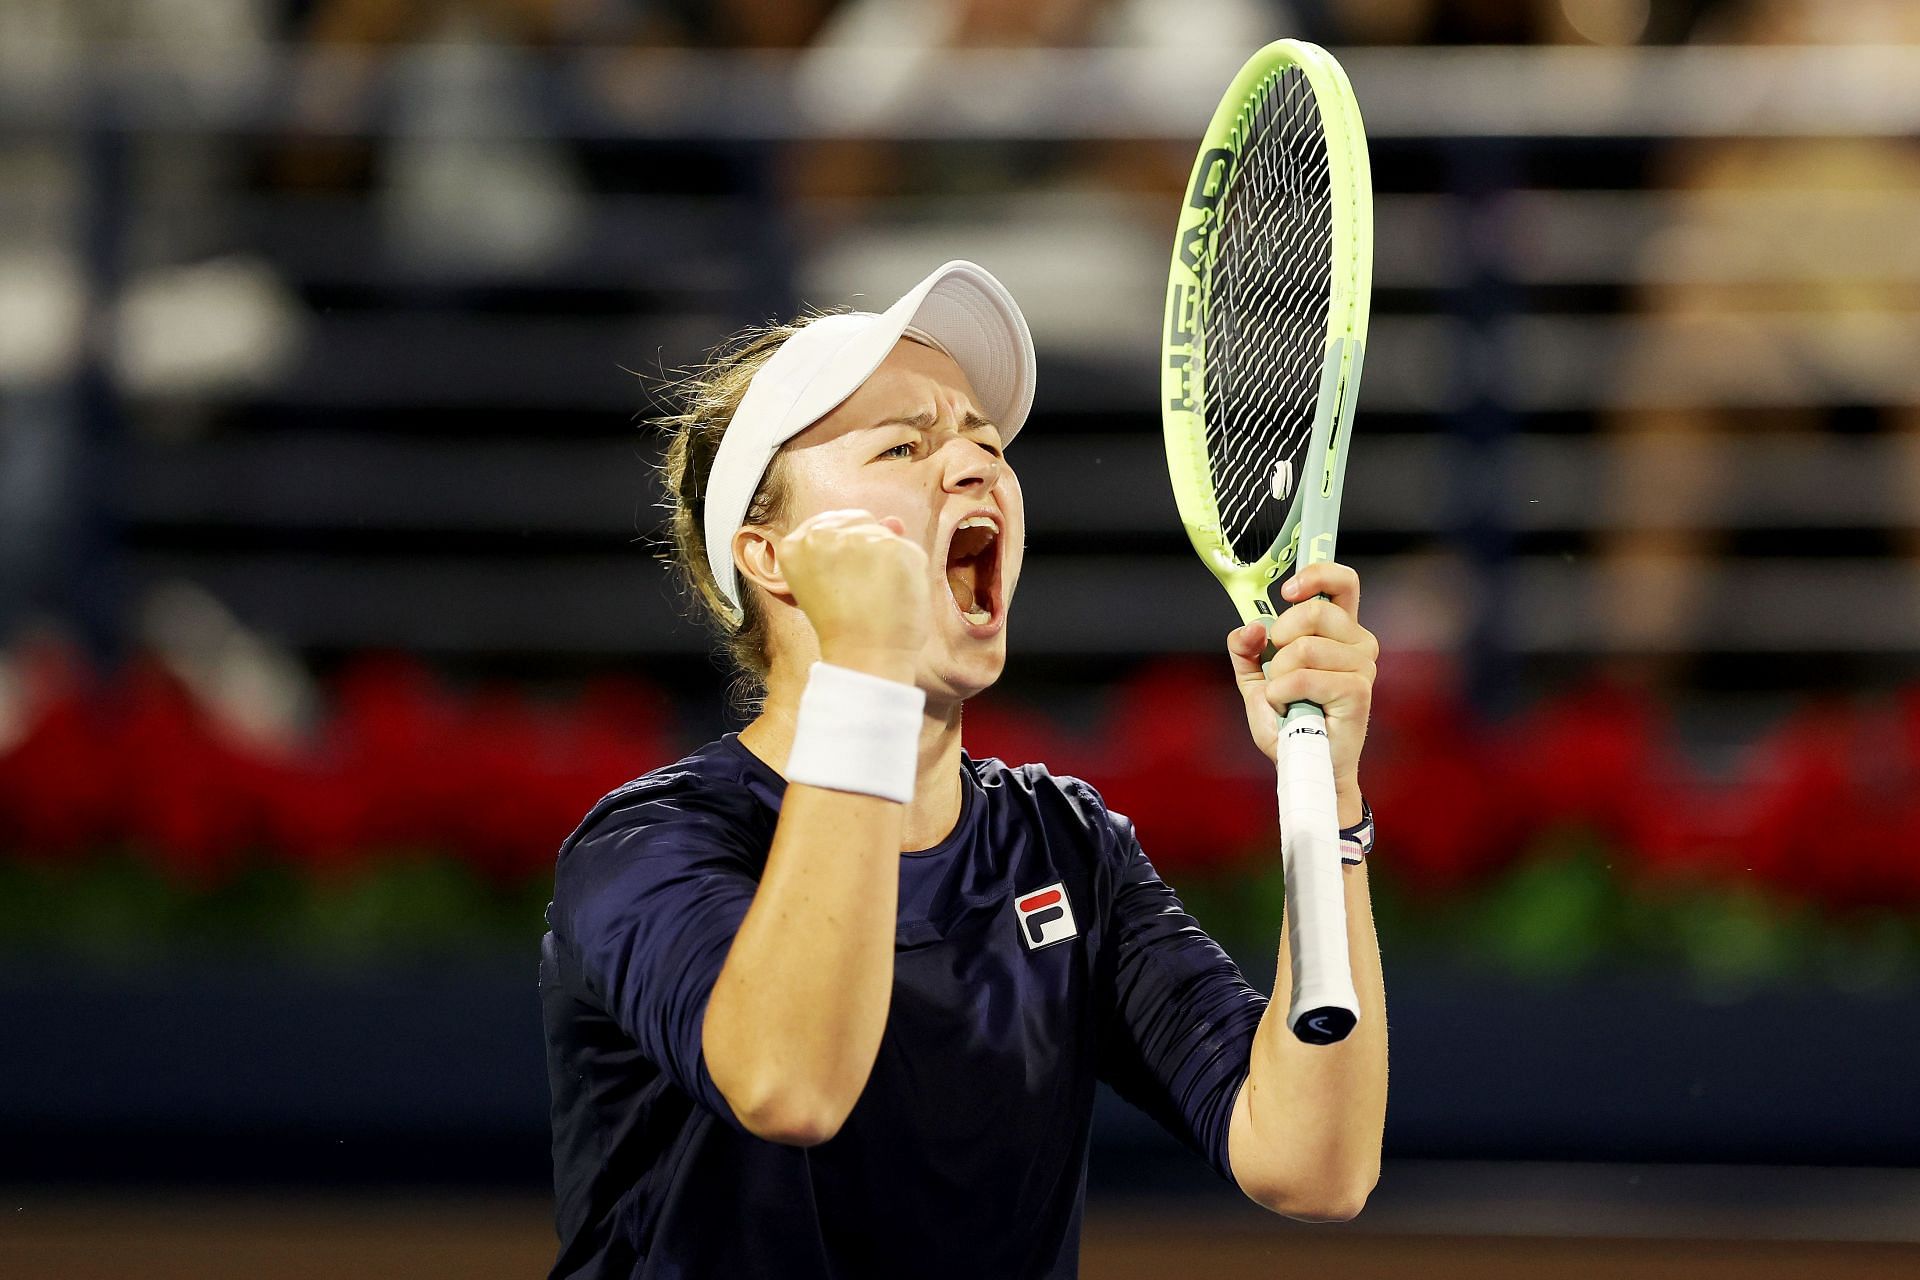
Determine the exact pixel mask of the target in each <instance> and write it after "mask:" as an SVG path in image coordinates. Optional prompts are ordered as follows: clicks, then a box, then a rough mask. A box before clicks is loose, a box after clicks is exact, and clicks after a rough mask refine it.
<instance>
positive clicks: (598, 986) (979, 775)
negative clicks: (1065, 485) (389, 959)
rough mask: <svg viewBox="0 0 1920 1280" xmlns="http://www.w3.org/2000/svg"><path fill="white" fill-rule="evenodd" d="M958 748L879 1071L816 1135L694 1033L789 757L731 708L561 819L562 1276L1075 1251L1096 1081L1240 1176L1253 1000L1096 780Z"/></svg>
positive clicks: (855, 1275)
mask: <svg viewBox="0 0 1920 1280" xmlns="http://www.w3.org/2000/svg"><path fill="white" fill-rule="evenodd" d="M961 768H962V775H963V776H962V783H963V795H962V803H961V811H960V820H959V822H958V824H957V825H956V826H955V827H954V830H953V832H952V833H951V834H950V835H949V836H948V837H947V838H946V839H945V840H943V841H941V842H940V843H939V844H938V845H936V846H934V847H933V848H931V849H927V850H923V851H920V852H917V853H906V854H902V855H901V857H900V890H899V924H898V931H897V934H896V938H895V945H894V978H893V996H892V1003H891V1005H890V1007H889V1009H888V1013H887V1025H886V1030H885V1033H884V1035H883V1037H882V1039H881V1042H880V1049H879V1054H878V1057H877V1059H876V1060H875V1062H874V1065H873V1073H872V1075H871V1076H870V1077H869V1078H868V1080H867V1085H866V1089H865V1091H864V1092H863V1093H862V1094H861V1095H860V1098H859V1101H858V1102H857V1103H856V1104H855V1106H854V1108H853V1110H852V1112H851V1113H850V1114H849V1115H848V1117H847V1120H846V1123H845V1124H844V1125H843V1126H842V1127H841V1129H840V1130H839V1132H838V1133H836V1134H835V1135H834V1136H833V1137H832V1138H831V1139H829V1140H828V1141H826V1142H824V1143H821V1144H819V1145H817V1146H814V1147H810V1148H803V1147H794V1146H785V1145H782V1144H779V1143H774V1142H767V1141H764V1140H762V1139H760V1138H756V1137H754V1136H753V1135H752V1134H751V1133H749V1132H748V1131H747V1130H746V1129H745V1127H744V1126H742V1125H741V1124H740V1122H739V1121H738V1119H736V1118H735V1116H734V1115H733V1112H732V1110H731V1109H730V1108H729V1107H728V1106H727V1103H726V1100H725V1099H724V1098H723V1097H722V1096H721V1094H720V1092H719V1090H718V1089H717V1088H716V1087H715V1086H714V1083H713V1078H712V1077H711V1076H710V1075H709V1074H708V1073H707V1066H706V1061H705V1058H704V1056H703V1055H702V1052H701V1020H702V1018H703V1017H704V1015H705V1013H706V1005H707V998H708V995H709V994H710V993H711V991H712V990H713V984H714V981H715V979H716V978H718V976H719V974H720V968H721V965H722V964H723V963H724V962H725V960H726V957H727V950H728V947H729V946H730V945H731V943H732V940H733V936H734V933H735V931H736V930H737V929H738V928H739V926H740V922H741V921H742V919H744V918H745V916H746V913H747V907H748V905H749V904H750V903H751V902H752V899H753V894H754V890H755V888H756V886H757V885H758V883H759V878H760V874H761V871H762V869H763V868H764V867H765V865H766V860H767V854H768V851H769V849H770V847H771V844H772V841H773V832H774V825H775V822H776V820H777V818H778V815H779V810H780V800H781V795H782V793H783V792H784V790H785V787H786V784H785V782H784V780H783V779H782V778H781V777H780V775H779V774H778V773H777V772H775V771H774V770H773V769H772V768H771V767H769V766H768V765H767V764H766V763H765V762H764V761H762V760H760V759H759V758H758V757H757V756H755V755H754V754H753V753H752V752H750V751H748V750H747V748H746V747H745V746H743V745H742V744H741V743H740V741H739V738H738V735H735V734H728V735H727V736H726V737H724V738H722V739H720V740H719V741H717V742H714V743H710V744H708V745H707V746H705V747H702V748H701V749H700V750H698V751H696V752H694V753H693V754H692V755H690V756H688V757H687V758H686V759H684V760H681V761H679V762H678V763H676V764H672V765H668V766H666V767H664V768H661V769H657V770H655V771H654V772H652V773H649V774H647V775H645V776H643V777H641V778H638V779H636V780H635V781H633V782H631V783H628V784H627V785H626V786H624V787H622V788H620V789H619V790H618V791H615V792H614V793H613V794H612V795H609V796H608V797H607V798H606V799H604V800H602V801H601V802H600V803H599V804H598V805H596V806H595V807H594V809H593V810H592V812H591V813H589V814H588V815H587V818H586V820H585V821H584V822H583V823H581V825H580V828H579V829H578V830H577V831H575V832H574V833H573V835H572V836H570V837H569V838H568V839H567V841H566V843H565V844H564V845H562V846H561V850H560V857H559V862H558V864H557V867H556V871H555V877H554V896H553V902H552V904H551V905H550V906H549V907H548V909H547V923H548V925H549V926H550V928H551V932H550V933H548V935H547V936H546V938H545V940H544V941H543V944H542V955H541V963H540V993H541V1001H542V1005H543V1007H544V1013H545V1022H546V1038H547V1070H548V1077H549V1082H550V1084H551V1086H552V1090H553V1165H554V1191H555V1202H556V1203H555V1222H556V1226H557V1228H558V1231H559V1236H560V1253H559V1257H558V1259H557V1261H556V1262H555V1264H554V1267H553V1270H552V1273H551V1274H552V1276H553V1277H569V1276H591V1277H600V1278H610V1277H623V1278H624V1277H647V1278H648V1280H666V1278H667V1277H675V1278H676V1280H704V1278H706V1277H746V1276H753V1277H797V1278H804V1280H815V1278H818V1280H859V1278H864V1277H887V1278H888V1280H894V1278H897V1277H900V1276H904V1275H912V1276H915V1277H922V1278H925V1280H939V1278H940V1277H949V1276H951V1277H956V1278H958V1277H965V1278H966V1280H980V1278H981V1277H986V1276H993V1277H1007V1278H1009V1280H1011V1278H1014V1277H1019V1278H1021V1280H1027V1278H1031V1277H1070V1276H1075V1275H1077V1274H1078V1265H1079V1247H1080V1216H1081V1207H1082V1204H1083V1202H1084V1198H1085V1190H1086V1168H1087V1149H1088V1133H1089V1129H1090V1127H1091V1122H1092V1116H1093V1101H1094V1086H1095V1082H1096V1080H1105V1081H1106V1082H1107V1083H1108V1084H1109V1085H1111V1086H1112V1087H1113V1088H1114V1089H1115V1090H1116V1091H1117V1092H1118V1093H1119V1094H1120V1095H1121V1096H1122V1097H1124V1098H1126V1099H1128V1100H1129V1101H1131V1102H1132V1103H1134V1104H1135V1105H1137V1106H1139V1107H1140V1108H1141V1109H1143V1110H1144V1111H1146V1112H1147V1113H1148V1114H1149V1115H1151V1116H1153V1117H1154V1118H1155V1119H1156V1120H1157V1121H1159V1122H1160V1124H1162V1125H1163V1126H1164V1127H1165V1128H1166V1129H1167V1130H1168V1131H1169V1132H1171V1133H1172V1134H1174V1135H1175V1136H1176V1137H1178V1138H1179V1139H1181V1140H1182V1141H1183V1142H1185V1143H1186V1144H1187V1145H1188V1146H1190V1147H1191V1148H1193V1150H1194V1151H1196V1152H1197V1153H1198V1154H1200V1155H1201V1156H1203V1157H1204V1158H1205V1159H1206V1160H1207V1162H1208V1163H1209V1164H1211V1165H1212V1167H1213V1168H1214V1169H1215V1170H1216V1171H1217V1172H1218V1173H1219V1174H1220V1175H1221V1176H1222V1177H1223V1178H1227V1179H1228V1180H1229V1181H1231V1180H1232V1176H1233V1175H1232V1170H1231V1168H1230V1167H1229V1165H1228V1161H1227V1129H1228V1122H1229V1120H1230V1118H1231V1116H1232V1113H1233V1103H1234V1097H1235V1095H1236V1094H1237V1093H1238V1091H1239V1088H1240V1085H1241V1082H1242V1081H1243V1080H1244V1079H1245V1078H1246V1074H1247V1066H1248V1062H1249V1061H1250V1055H1251V1052H1252V1047H1253V1036H1254V1030H1255V1028H1256V1027H1257V1026H1258V1024H1259V1021H1260V1016H1261V1014H1262V1013H1263V1012H1264V1011H1265V1009H1266V1005H1267V1000H1266V997H1264V996H1262V995H1261V994H1260V993H1259V992H1257V991H1255V990H1254V989H1253V988H1252V987H1250V986H1248V985H1247V982H1246V980H1245V978H1244V977H1242V975H1241V973H1240V970H1239V968H1238V967H1237V966H1236V965H1235V964H1234V962H1233V960H1232V959H1231V958H1230V957H1229V956H1228V955H1227V954H1226V952H1225V951H1223V950H1221V948H1220V947H1219V946H1218V944H1216V943H1215V942H1214V941H1213V940H1212V939H1211V938H1209V937H1207V935H1206V934H1205V933H1203V932H1201V930H1200V928H1199V927H1198V926H1197V925H1196V924H1195V923H1194V920H1193V918H1192V917H1191V916H1190V915H1188V914H1187V912H1186V909H1185V908H1184V907H1182V906H1181V904H1180V901H1179V900H1178V899H1177V898H1176V897H1175V896H1174V894H1173V891H1172V890H1171V889H1170V888H1168V887H1167V885H1166V884H1165V883H1164V882H1163V881H1162V880H1161V879H1160V877H1159V875H1158V874H1157V873H1155V871H1154V869H1153V866H1152V864H1150V863H1149V862H1148V861H1147V858H1146V855H1145V854H1144V853H1142V852H1141V849H1140V845H1139V842H1138V841H1137V840H1135V839H1134V835H1133V828H1132V824H1131V823H1129V822H1128V821H1127V819H1126V818H1124V817H1122V816H1120V815H1119V814H1115V813H1111V812H1109V811H1108V810H1107V808H1106V806H1105V805H1104V804H1103V803H1102V802H1101V799H1100V797H1099V795H1098V794H1097V793H1096V792H1095V791H1094V789H1093V788H1092V787H1090V786H1088V785H1087V784H1086V783H1084V782H1081V781H1080V780H1078V779H1076V778H1070V777H1055V776H1053V775H1052V774H1050V773H1048V772H1047V770H1046V769H1045V768H1044V767H1042V766H1040V765H1023V766H1020V767H1018V768H1012V767H1009V766H1007V765H1005V764H1002V763H1001V762H1000V761H999V760H994V759H988V760H974V759H972V758H970V757H967V756H965V755H963V756H962V761H961Z"/></svg>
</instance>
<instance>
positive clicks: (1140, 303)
mask: <svg viewBox="0 0 1920 1280" xmlns="http://www.w3.org/2000/svg"><path fill="white" fill-rule="evenodd" d="M1310 34H1311V33H1310V32H1307V31H1304V30H1303V29H1302V28H1301V26H1300V24H1299V22H1298V20H1297V17H1296V15H1295V14H1294V13H1293V11H1292V10H1291V8H1290V7H1288V6H1286V5H1283V4H1274V3H1265V2H1263V0H1189V2H1188V3H1183V4H1180V5H1166V4H1160V3H1155V2H1154V0H935V2H932V3H927V2H923V0H848V3H846V4H843V5H842V6H841V7H840V8H839V9H838V10H837V11H836V12H835V13H834V15H833V17H832V19H831V20H830V21H829V22H828V23H827V25H826V27H825V29H824V30H823V31H822V32H821V33H820V37H819V39H818V40H817V41H816V42H815V44H814V55H813V58H812V61H811V65H810V66H809V67H807V68H805V69H804V71H803V76H804V77H805V79H804V81H803V87H804V89H805V90H806V91H809V92H811V93H813V94H814V95H816V97H817V98H819V99H820V100H823V101H825V100H831V101H832V102H833V104H834V106H835V108H836V109H837V110H840V111H841V113H842V114H847V113H852V114H853V116H854V117H855V118H871V119H875V120H881V119H895V118H898V117H900V116H901V115H903V114H906V113H907V112H906V110H905V109H906V108H907V107H908V106H909V105H910V104H911V102H912V101H913V99H914V98H915V96H916V95H919V94H922V93H924V91H925V86H926V84H927V82H928V77H929V76H932V75H934V74H937V71H936V69H935V64H934V60H935V59H936V58H937V57H938V56H939V55H941V54H942V53H944V52H948V51H959V50H969V49H996V50H1009V51H1011V50H1040V49H1070V48H1101V47H1106V48H1123V49H1130V50H1136V51H1147V52H1152V53H1165V54H1167V55H1169V56H1172V55H1175V54H1178V53H1182V52H1186V53H1192V52H1211V53H1215V54H1219V55H1221V57H1222V62H1223V65H1225V66H1228V67H1231V66H1232V65H1233V62H1234V59H1235V58H1236V57H1237V56H1244V55H1245V54H1246V53H1250V52H1252V51H1253V50H1254V49H1256V48H1258V47H1259V46H1260V45H1262V44H1265V43H1267V42H1268V41H1270V40H1275V39H1278V38H1280V37H1282V36H1287V35H1310ZM862 51H867V52H873V53H875V54H879V53H882V52H884V55H885V56H884V57H875V58H873V59H871V60H862V61H860V63H859V67H860V75H859V76H858V79H857V81H856V82H855V83H856V86H857V87H855V88H852V89H849V87H848V79H847V70H848V65H849V64H848V61H847V59H846V57H845V55H848V54H855V53H859V52H862ZM795 155H796V163H795V166H794V169H793V173H792V175H791V181H792V184H793V187H794V189H795V191H796V194H797V195H799V196H800V197H801V198H802V199H803V200H804V201H806V202H807V203H808V205H809V206H810V207H811V208H812V209H813V210H815V211H816V213H817V214H818V215H819V216H817V218H816V220H815V221H813V222H812V223H811V228H812V237H811V241H810V243H809V244H808V245H807V246H806V248H807V250H808V252H807V253H806V255H805V257H804V260H803V264H802V267H801V272H800V276H801V296H802V298H803V299H809V298H824V297H847V296H851V295H853V294H855V293H857V292H859V291H862V290H868V291H871V296H873V297H876V298H877V297H884V296H890V295H888V293H887V291H888V290H889V289H893V288H895V287H896V286H900V287H904V286H906V285H909V284H911V283H912V281H913V280H914V279H915V278H917V276H918V275H919V274H921V273H923V272H924V270H925V267H924V266H923V265H920V264H924V263H926V262H929V261H939V260H940V259H941V258H953V257H964V258H974V259H978V260H979V261H981V262H982V263H985V264H987V265H988V266H989V267H990V268H991V269H992V270H993V271H994V273H995V274H996V275H998V276H1000V278H1001V279H1003V280H1005V281H1007V283H1008V287H1010V288H1012V289H1014V290H1016V291H1017V292H1018V293H1019V295H1020V296H1021V297H1022V298H1024V299H1028V300H1029V302H1028V303H1026V304H1024V305H1025V306H1026V310H1027V317H1028V320H1029V322H1030V323H1031V324H1032V325H1033V329H1034V332H1035V334H1036V335H1038V338H1039V341H1040V342H1041V343H1042V344H1043V345H1046V346H1048V347H1050V348H1052V349H1054V350H1056V351H1057V350H1061V349H1067V350H1079V351H1087V352H1111V351H1113V350H1115V349H1116V348H1117V349H1119V350H1127V349H1129V348H1132V349H1140V350H1145V349H1146V348H1147V347H1149V346H1150V344H1151V340H1152V337H1153V335H1154V333H1155V331H1156V329H1157V326H1158V321H1159V316H1160V311H1161V305H1162V301H1163V299H1162V293H1163V291H1164V289H1165V284H1166V270H1165V258H1166V251H1167V248H1166V242H1167V237H1168V235H1169V234H1170V227H1171V226H1172V221H1171V218H1172V213H1171V210H1172V207H1173V206H1172V201H1173V200H1174V198H1175V197H1176V195H1177V193H1178V192H1179V190H1180V188H1181V185H1182V184H1183V183H1184V182H1185V181H1186V177H1187V172H1188V168H1189V166H1190V165H1191V164H1192V160H1193V152H1192V146H1191V144H1190V143H1186V142H1180V143H1167V142H1159V143H1149V142H1142V141H1139V140H1135V139H1103V138H1079V139H1068V140H1046V141H1040V140H1018V139H1007V140H999V141H994V142H978V141H968V142H964V143H962V142H944V141H941V142H936V141H927V140H919V141H876V140H870V139H860V140H857V141H843V142H829V143H818V144H814V145H811V146H807V147H804V148H799V149H797V150H796V153H795Z"/></svg>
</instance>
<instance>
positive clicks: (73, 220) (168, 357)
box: [0, 0, 298, 655]
mask: <svg viewBox="0 0 1920 1280" xmlns="http://www.w3.org/2000/svg"><path fill="white" fill-rule="evenodd" d="M276 16H277V14H276V11H275V6H274V5H273V4H271V3H269V2H268V0H146V2H145V3H141V4H126V3H122V2H120V0H9V2H8V3H7V4H5V5H0V78H3V79H4V80H5V81H6V83H7V84H8V87H9V90H10V91H11V92H12V93H14V94H16V95H18V97H19V100H20V101H22V102H34V101H37V100H44V101H46V102H49V103H54V104H59V103H63V102H64V103H70V104H71V108H72V111H73V116H72V126H71V128H70V129H67V130H63V131H46V132H35V131H32V130H25V131H17V132H9V134H8V135H7V137H6V138H5V139H4V141H0V201H3V203H4V208H3V212H4V217H0V644H4V643H5V642H6V641H7V640H8V638H9V637H10V636H11V635H12V634H13V633H14V632H15V631H16V630H17V629H18V628H19V627H20V626H21V625H22V624H23V623H24V622H25V621H26V620H27V619H29V618H31V617H35V616H39V615H43V614H44V615H51V616H52V617H54V618H56V619H59V620H61V621H63V622H65V623H68V624H71V625H74V626H75V627H77V629H78V630H79V631H80V632H81V633H82V634H83V635H84V636H85V637H86V638H87V639H88V641H89V642H90V644H91V646H92V647H93V648H94V649H95V650H96V651H98V652H100V653H101V654H103V655H104V654H105V652H106V651H107V650H109V649H111V648H112V647H114V644H115V642H116V640H117V636H116V635H115V634H114V633H115V631H116V629H117V626H118V624H119V601H118V599H117V595H118V588H117V587H116V586H115V585H114V583H115V576H114V573H113V567H112V565H111V563H109V561H110V545H111V541H112V539H111V535H110V533H109V532H108V529H107V524H108V519H109V517H108V515H107V511H106V506H107V501H108V498H109V495H110V491H111V488H112V485H113V483H114V478H113V477H112V475H111V471H110V468H111V465H112V462H113V459H114V457H115V456H116V455H115V446H116V444H117V442H118V439H119V437H120V436H121V435H122V434H123V431H124V429H125V428H127V427H128V426H131V427H132V428H134V429H141V428H148V429H163V428H165V427H169V426H172V427H178V426H181V425H191V424H192V423H194V422H196V421H197V420H198V413H197V411H195V410H193V409H191V408H188V407H187V405H186V402H185V401H182V400H175V401H173V402H172V403H170V404H169V405H167V406H166V408H165V410H164V411H163V410H161V409H159V408H157V407H156V408H154V409H153V411H151V412H147V413H143V414H140V415H138V416H135V417H133V418H131V419H130V420H127V421H125V422H123V419H122V413H121V404H120V396H121V395H122V394H123V393H132V394H135V395H151V396H158V397H173V396H180V395H182V394H183V393H185V394H189V395H190V394H195V393H205V392H218V391H223V390H227V389H231V388H233V387H235V386H238V385H258V384H259V383H261V382H262V381H265V380H268V379H271V378H272V377H273V376H275V375H276V374H277V372H278V371H279V370H281V369H282V368H283V367H284V365H285V363H286V361H287V359H288V358H289V357H290V355H291V353H292V351H293V348H294V346H295V345H296V344H297V341H298V321H297V317H296V316H295V315H294V314H293V313H292V311H291V305H290V302H289V300H288V299H287V297H286V296H285V293H284V290H282V289H281V288H280V287H279V283H278V279H277V277H276V275H275V273H274V272H273V271H272V269H271V268H270V267H268V266H267V265H266V264H264V263H262V262H260V261H259V260H257V259H254V258H251V257H246V256H237V255H235V254H234V253H233V249H234V243H233V241H232V238H231V236H232V224H233V222H234V214H233V210H232V207H231V196H232V192H233V190H234V188H235V187H236V186H237V185H238V183H239V181H240V170H241V167H242V162H241V151H240V148H238V147H237V146H236V145H235V144H234V141H233V140H232V139H231V138H228V137H221V136H217V135H212V134H192V133H183V134H179V135H174V134H155V135H147V136H134V137H127V136H124V135H122V134H120V133H119V132H118V131H117V127H116V124H115V123H114V122H112V121H110V120H109V119H107V118H105V114H106V113H107V112H110V111H113V110H116V109H125V107H124V101H123V100H122V99H120V98H117V97H112V98H110V97H107V96H104V95H100V94H90V93H89V92H88V91H87V86H88V85H89V77H88V75H87V74H86V72H87V71H88V70H90V69H91V68H93V67H94V66H96V65H100V64H102V63H105V62H109V61H111V62H113V63H115V64H116V65H117V64H119V63H121V62H124V61H129V60H130V61H132V62H134V64H135V65H136V66H137V67H138V68H139V69H140V70H141V71H143V72H144V73H146V75H147V80H146V83H147V85H148V86H149V87H151V88H159V89H164V90H165V91H166V93H167V95H168V98H169V100H172V101H179V100H181V99H182V98H183V97H185V96H187V95H193V94H199V95H202V96H203V97H204V98H205V99H206V105H208V106H210V107H213V106H217V105H218V99H219V97H220V95H221V94H223V93H224V92H227V91H228V90H230V89H232V88H233V87H235V81H236V78H237V79H241V80H243V79H244V76H238V77H228V76H223V75H221V74H220V72H221V71H223V70H230V69H236V68H237V69H244V68H247V67H249V66H251V65H253V64H254V63H255V62H256V61H257V58H258V55H259V53H260V52H261V51H262V50H263V49H264V48H265V47H266V45H267V43H268V42H269V40H270V39H271V36H272V31H273V25H274V22H275V19H276ZM175 69H180V70H184V71H185V72H187V74H182V75H180V76H178V77H172V78H170V77H169V74H168V73H169V72H171V71H173V70H175ZM76 85H77V86H80V90H79V91H78V92H76V91H75V86H76Z"/></svg>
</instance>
